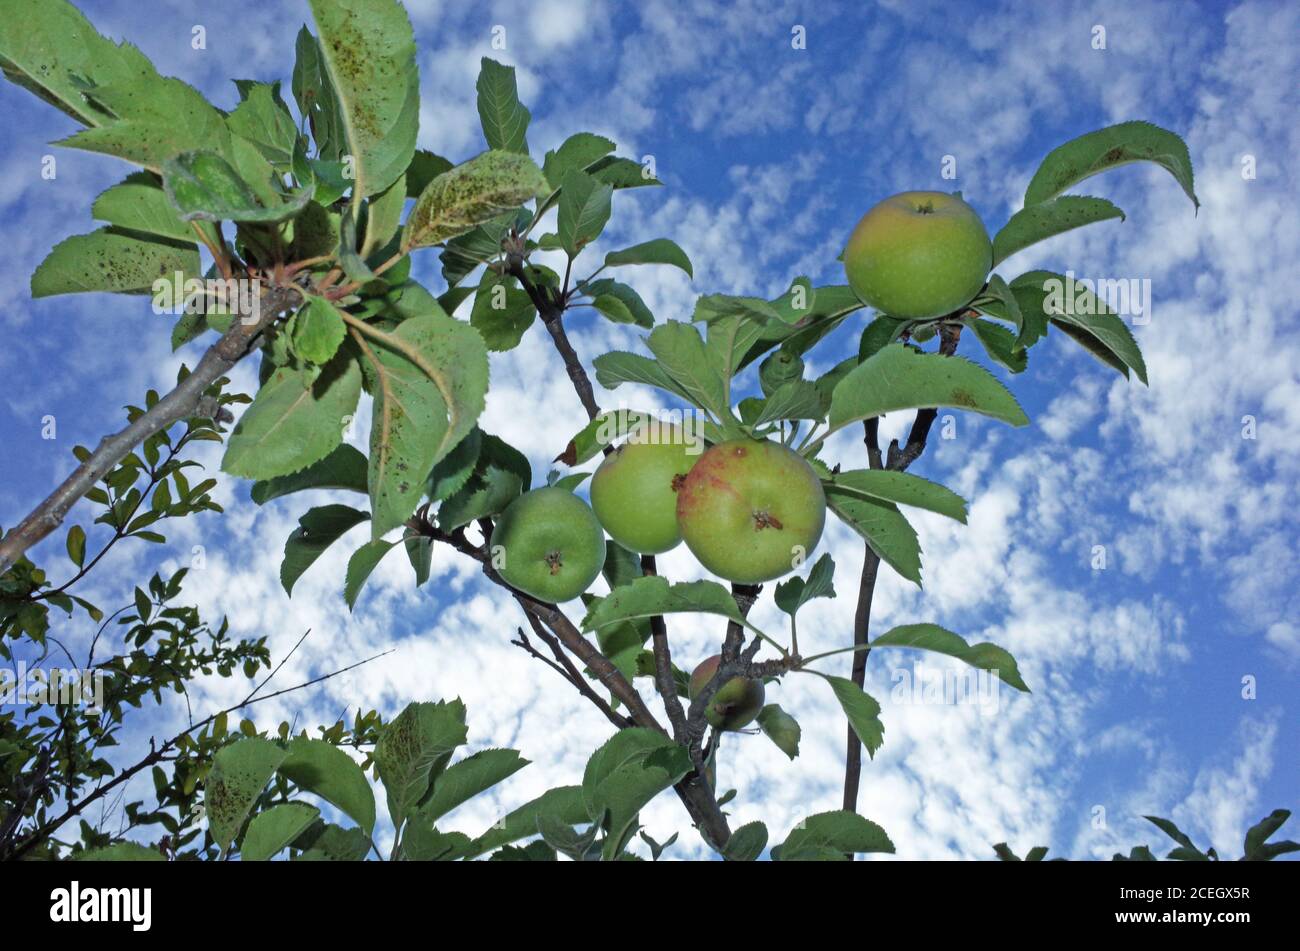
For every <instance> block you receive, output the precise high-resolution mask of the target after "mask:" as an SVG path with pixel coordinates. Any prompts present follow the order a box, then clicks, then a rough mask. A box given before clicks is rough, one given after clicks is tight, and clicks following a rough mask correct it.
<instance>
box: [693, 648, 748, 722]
mask: <svg viewBox="0 0 1300 951" xmlns="http://www.w3.org/2000/svg"><path fill="white" fill-rule="evenodd" d="M721 662H722V655H721V654H714V655H713V656H712V657H710V658H708V659H707V660H705V661H703V662H701V664H700V666H698V667H696V668H695V670H693V671H692V672H691V682H690V686H689V687H688V688H687V690H686V692H687V693H688V694H689V695H690V698H691V699H692V700H694V699H695V698H696V697H697V696H699V694H700V691H702V690H703V689H704V687H705V685H706V684H708V682H709V681H710V680H712V679H713V675H714V674H715V673H716V672H717V670H718V664H720V663H721ZM765 697H766V691H764V689H763V684H762V683H760V682H759V681H757V680H747V679H745V678H744V677H732V678H731V679H730V680H728V681H727V682H726V683H725V684H723V685H722V686H721V687H719V688H718V689H717V691H716V692H715V693H714V694H713V699H712V700H710V701H709V706H708V708H707V709H706V710H705V711H704V718H705V719H706V720H708V721H709V726H711V727H713V728H714V729H715V730H739V729H741V728H742V727H746V726H749V724H751V723H753V722H754V718H755V717H756V716H758V714H759V711H761V710H762V709H763V700H764V699H765Z"/></svg>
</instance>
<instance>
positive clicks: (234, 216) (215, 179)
mask: <svg viewBox="0 0 1300 951" xmlns="http://www.w3.org/2000/svg"><path fill="white" fill-rule="evenodd" d="M162 174H163V188H165V189H166V191H167V197H168V198H169V199H171V203H172V204H173V205H175V206H176V208H177V209H178V210H179V211H180V213H181V218H182V219H184V220H185V221H244V222H261V223H273V222H277V221H284V220H285V219H287V218H292V217H293V216H294V215H296V214H298V213H299V212H300V211H302V210H303V208H305V207H306V206H307V202H309V201H310V200H311V193H310V192H309V190H308V189H301V190H300V191H298V192H297V193H296V194H294V195H291V196H289V197H288V198H287V199H286V200H281V201H279V202H278V203H276V202H268V201H267V198H268V197H269V195H258V194H257V189H256V187H255V185H254V184H253V183H252V182H248V181H245V180H244V178H243V177H242V176H241V175H240V173H239V172H238V171H237V170H236V169H235V168H234V166H232V165H231V164H230V162H228V161H226V159H224V158H223V157H222V156H220V155H218V154H217V153H215V152H207V151H194V152H182V153H180V154H179V155H176V156H174V157H172V158H169V159H167V160H166V161H164V162H163V163H162Z"/></svg>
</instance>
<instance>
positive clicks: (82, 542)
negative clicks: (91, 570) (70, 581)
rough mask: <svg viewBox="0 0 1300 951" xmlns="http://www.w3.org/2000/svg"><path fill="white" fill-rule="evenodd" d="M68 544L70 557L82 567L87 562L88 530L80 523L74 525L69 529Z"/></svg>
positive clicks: (75, 563)
mask: <svg viewBox="0 0 1300 951" xmlns="http://www.w3.org/2000/svg"><path fill="white" fill-rule="evenodd" d="M66 545H67V549H68V558H70V559H71V560H72V563H73V564H74V565H76V566H77V567H78V568H80V567H81V566H82V565H84V564H85V563H86V530H85V529H84V528H82V527H81V526H80V525H73V526H72V527H71V528H70V529H68V538H67V541H66Z"/></svg>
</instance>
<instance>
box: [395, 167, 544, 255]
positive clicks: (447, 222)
mask: <svg viewBox="0 0 1300 951" xmlns="http://www.w3.org/2000/svg"><path fill="white" fill-rule="evenodd" d="M548 188H549V186H548V185H547V183H546V178H545V177H544V176H543V175H542V171H541V169H539V168H538V167H537V166H536V165H534V164H533V161H532V159H530V158H529V157H528V156H526V155H520V154H518V153H516V152H503V151H498V150H495V149H494V150H492V151H488V152H484V153H482V154H481V155H477V156H475V157H474V158H472V159H470V160H469V161H467V162H462V163H461V164H460V165H457V166H456V167H455V168H453V169H451V171H448V172H444V173H442V174H441V175H439V176H438V177H437V178H435V179H434V180H433V181H431V182H429V184H428V187H426V188H425V189H424V191H423V192H421V193H420V197H419V198H418V199H417V200H416V203H415V207H414V208H413V209H412V210H411V214H410V217H408V218H407V219H406V230H405V232H404V233H403V235H402V248H403V250H409V249H410V248H424V247H428V246H430V245H433V244H439V243H441V242H443V241H446V240H447V239H448V238H454V237H456V236H457V235H462V234H465V233H466V232H469V231H472V230H473V229H474V228H475V227H477V226H478V225H480V224H483V223H485V222H487V221H490V220H492V219H493V218H496V217H498V216H501V215H504V214H505V213H506V212H509V211H513V210H514V209H515V208H517V207H518V206H519V205H522V204H523V203H524V202H525V201H528V200H529V199H530V198H534V197H536V196H538V195H539V194H541V193H543V192H546V191H547V190H548Z"/></svg>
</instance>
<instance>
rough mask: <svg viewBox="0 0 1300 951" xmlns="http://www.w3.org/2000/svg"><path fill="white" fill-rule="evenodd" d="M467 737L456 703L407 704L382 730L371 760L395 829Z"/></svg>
mask: <svg viewBox="0 0 1300 951" xmlns="http://www.w3.org/2000/svg"><path fill="white" fill-rule="evenodd" d="M466 735H467V731H466V727H465V705H464V704H462V703H461V702H460V701H459V700H456V701H454V702H451V703H446V702H439V703H412V704H409V705H407V707H406V709H405V710H403V711H402V712H401V713H400V714H398V715H397V716H396V717H395V718H394V719H393V720H392V722H390V723H389V724H388V725H387V726H385V727H384V729H383V732H382V733H380V735H379V742H378V743H376V744H375V753H374V757H375V766H376V768H377V769H378V770H379V778H380V780H381V781H382V782H383V784H384V790H385V792H386V793H387V796H388V815H389V816H390V817H391V819H392V821H393V826H394V828H396V829H399V830H400V829H401V828H402V823H403V822H405V820H406V818H407V816H409V815H411V814H412V813H413V812H414V810H415V807H416V804H417V803H418V802H419V801H420V800H421V799H423V798H424V795H425V793H426V792H427V791H428V789H429V781H430V778H431V775H432V773H433V770H434V767H435V765H436V764H437V763H438V762H439V760H442V759H444V758H445V757H447V756H450V755H451V752H452V751H453V750H455V749H456V747H458V746H460V745H461V744H462V743H464V742H465V737H466ZM507 841H509V840H507Z"/></svg>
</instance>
